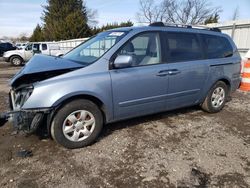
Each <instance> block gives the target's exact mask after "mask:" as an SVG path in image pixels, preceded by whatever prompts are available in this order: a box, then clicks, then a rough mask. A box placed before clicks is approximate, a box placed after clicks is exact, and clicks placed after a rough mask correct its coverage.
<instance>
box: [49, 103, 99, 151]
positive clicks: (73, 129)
mask: <svg viewBox="0 0 250 188" xmlns="http://www.w3.org/2000/svg"><path fill="white" fill-rule="evenodd" d="M102 127H103V116H102V113H101V111H100V110H99V108H98V107H97V106H96V105H95V104H94V103H93V102H91V101H89V100H84V99H78V100H74V101H71V102H69V103H68V104H66V105H64V106H63V107H62V108H61V109H59V111H58V112H57V113H56V115H55V117H54V119H53V122H52V125H51V135H52V137H53V139H54V140H55V141H56V142H57V143H59V144H60V145H62V146H64V147H66V148H69V149H75V148H82V147H84V146H88V145H90V144H92V143H93V142H94V141H95V140H96V139H97V137H98V136H99V134H100V132H101V130H102Z"/></svg>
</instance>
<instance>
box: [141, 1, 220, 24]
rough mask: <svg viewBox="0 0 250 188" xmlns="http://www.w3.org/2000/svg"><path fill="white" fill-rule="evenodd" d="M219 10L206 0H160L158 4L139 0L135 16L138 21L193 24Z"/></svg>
mask: <svg viewBox="0 0 250 188" xmlns="http://www.w3.org/2000/svg"><path fill="white" fill-rule="evenodd" d="M220 12H221V9H220V8H219V7H213V6H212V4H211V3H210V2H209V1H208V0H162V1H161V2H160V3H158V4H157V3H156V2H155V1H154V0H140V10H139V12H138V13H137V17H138V18H139V19H138V21H139V22H148V23H152V22H155V21H161V22H170V23H179V24H192V25H195V24H202V23H204V21H205V20H206V19H208V18H209V17H211V16H212V15H215V14H219V13H220Z"/></svg>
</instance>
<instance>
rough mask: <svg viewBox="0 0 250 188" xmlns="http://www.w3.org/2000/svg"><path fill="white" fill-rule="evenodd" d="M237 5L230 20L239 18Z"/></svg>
mask: <svg viewBox="0 0 250 188" xmlns="http://www.w3.org/2000/svg"><path fill="white" fill-rule="evenodd" d="M239 14H240V12H239V6H237V7H236V8H235V9H234V13H233V16H232V20H237V19H238V18H239Z"/></svg>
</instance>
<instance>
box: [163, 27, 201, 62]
mask: <svg viewBox="0 0 250 188" xmlns="http://www.w3.org/2000/svg"><path fill="white" fill-rule="evenodd" d="M166 39H167V46H168V52H167V54H168V58H167V61H168V62H179V61H193V60H199V59H203V53H202V49H201V47H200V43H199V40H198V37H197V35H196V34H192V33H181V32H168V33H167V34H166Z"/></svg>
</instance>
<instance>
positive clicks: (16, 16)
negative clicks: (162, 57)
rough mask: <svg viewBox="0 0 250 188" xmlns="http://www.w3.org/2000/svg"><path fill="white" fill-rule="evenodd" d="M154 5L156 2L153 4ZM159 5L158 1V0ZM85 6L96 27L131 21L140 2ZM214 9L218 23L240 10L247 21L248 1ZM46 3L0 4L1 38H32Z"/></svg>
mask: <svg viewBox="0 0 250 188" xmlns="http://www.w3.org/2000/svg"><path fill="white" fill-rule="evenodd" d="M156 1H157V0H156ZM159 1H160V0H159ZM85 2H86V3H87V6H88V7H89V8H91V9H96V10H97V11H98V17H97V20H98V22H99V25H103V24H106V23H110V22H121V21H127V20H131V21H133V22H136V19H135V17H136V16H135V15H136V12H137V11H138V9H139V3H138V2H139V0H105V1H104V0H86V1H85ZM211 2H212V3H213V6H221V8H222V9H223V12H222V13H221V15H220V17H221V18H220V21H221V22H224V21H227V20H230V19H231V18H232V15H233V12H234V10H235V8H236V7H237V6H238V7H239V19H242V20H250V0H211ZM45 4H46V0H0V38H1V37H3V36H19V35H20V34H21V33H27V34H29V35H30V34H31V33H32V31H33V29H34V27H35V26H36V24H37V23H41V19H40V17H41V13H42V10H43V9H42V5H45Z"/></svg>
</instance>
